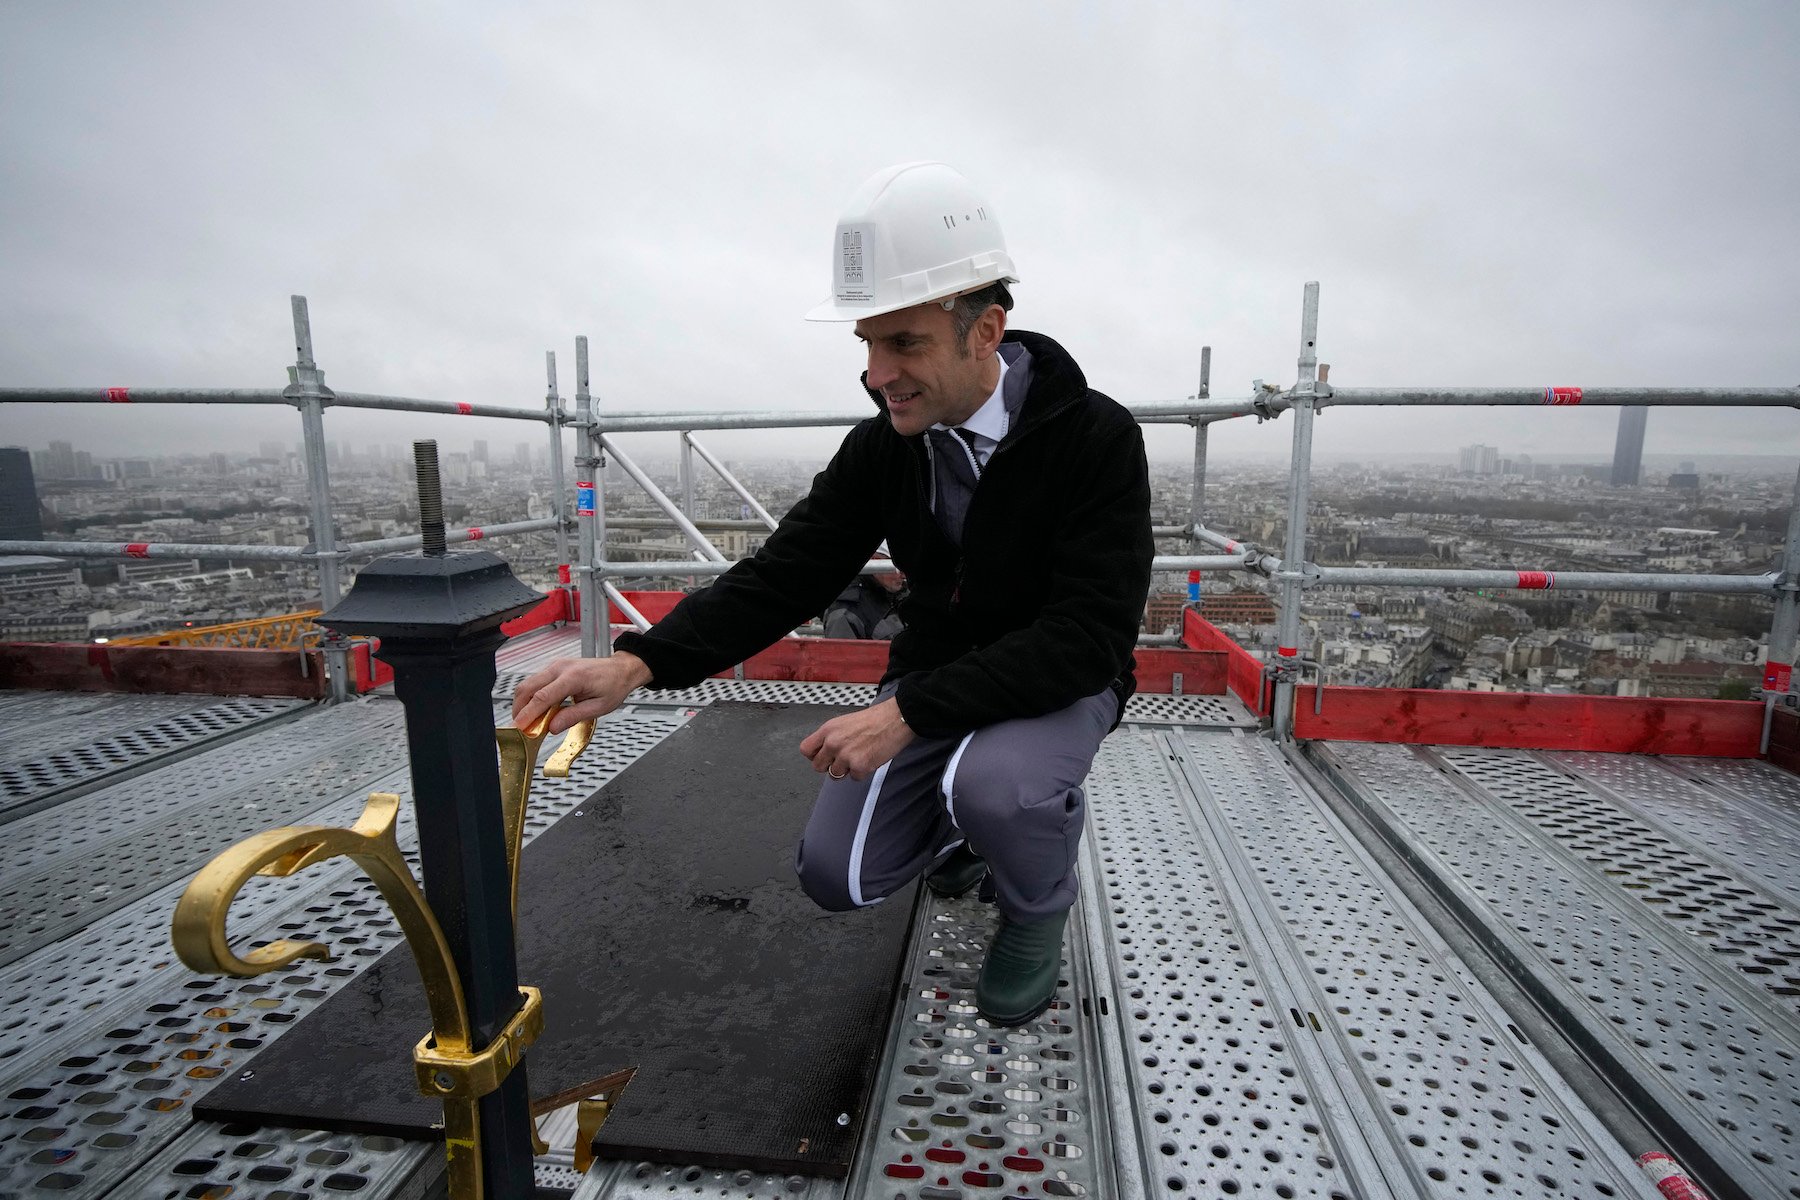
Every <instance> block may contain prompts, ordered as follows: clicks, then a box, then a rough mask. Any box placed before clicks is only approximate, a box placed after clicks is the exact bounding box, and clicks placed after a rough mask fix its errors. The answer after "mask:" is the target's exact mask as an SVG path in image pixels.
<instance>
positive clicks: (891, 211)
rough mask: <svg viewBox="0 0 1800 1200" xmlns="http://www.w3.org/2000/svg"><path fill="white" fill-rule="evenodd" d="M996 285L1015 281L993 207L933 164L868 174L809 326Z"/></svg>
mask: <svg viewBox="0 0 1800 1200" xmlns="http://www.w3.org/2000/svg"><path fill="white" fill-rule="evenodd" d="M997 280H1005V281H1006V282H1007V283H1017V282H1019V281H1018V279H1017V277H1016V276H1014V275H1013V261H1012V256H1011V255H1009V254H1008V253H1007V252H1006V238H1005V236H1004V235H1002V234H1001V232H1000V221H999V219H998V218H997V217H996V216H995V215H994V210H993V209H992V208H991V207H989V206H988V205H987V203H986V202H985V201H983V200H982V198H981V197H980V196H978V195H976V193H975V189H974V188H973V187H971V186H970V185H969V181H968V180H967V179H964V178H963V177H962V175H961V174H959V173H958V172H956V171H955V170H953V169H951V168H950V167H947V166H945V165H944V164H943V163H940V162H916V163H901V164H900V165H899V166H895V167H888V168H887V169H885V170H882V171H877V172H876V173H875V174H874V175H872V176H870V178H869V181H868V182H867V183H865V184H863V185H862V187H860V188H858V189H857V192H856V195H855V196H853V197H852V198H851V200H850V203H849V205H848V206H847V207H846V208H845V209H844V215H843V217H842V219H840V220H839V221H838V226H837V235H836V237H834V238H833V239H832V243H831V285H832V289H831V290H832V296H831V299H829V300H827V301H826V302H825V303H823V304H821V305H819V306H818V307H817V308H814V309H813V310H812V311H810V312H808V313H807V314H806V319H807V320H809V321H860V320H862V319H863V318H864V317H878V316H880V315H881V314H882V313H890V312H897V311H899V310H900V309H902V308H911V307H912V306H913V305H915V304H923V303H925V302H926V301H928V300H942V299H944V298H945V297H947V296H955V295H959V294H961V293H963V292H967V291H972V290H974V289H976V288H979V287H984V286H986V285H987V284H990V283H994V282H995V281H997Z"/></svg>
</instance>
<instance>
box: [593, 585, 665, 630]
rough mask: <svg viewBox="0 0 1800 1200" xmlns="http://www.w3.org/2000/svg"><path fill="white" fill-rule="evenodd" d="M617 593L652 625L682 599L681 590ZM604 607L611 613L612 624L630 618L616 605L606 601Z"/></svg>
mask: <svg viewBox="0 0 1800 1200" xmlns="http://www.w3.org/2000/svg"><path fill="white" fill-rule="evenodd" d="M619 594H620V595H621V596H623V597H625V599H626V601H627V602H628V603H629V604H630V605H631V607H633V608H635V609H637V610H638V612H640V613H642V614H643V616H644V619H645V620H646V621H648V622H650V623H651V624H652V625H654V624H656V623H657V622H658V621H660V620H662V619H663V618H664V617H666V616H668V615H669V613H670V612H672V611H673V610H674V608H675V606H676V605H677V604H680V603H681V601H682V593H681V592H620V593H619ZM606 607H607V610H608V611H609V612H610V613H611V614H612V622H613V624H615V625H625V624H629V623H630V619H629V618H628V617H626V615H625V614H624V613H623V612H621V611H620V610H619V606H618V605H616V604H612V603H608V604H607V606H606Z"/></svg>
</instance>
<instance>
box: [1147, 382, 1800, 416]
mask: <svg viewBox="0 0 1800 1200" xmlns="http://www.w3.org/2000/svg"><path fill="white" fill-rule="evenodd" d="M1292 403H1293V401H1292V398H1291V397H1290V396H1289V395H1288V394H1287V393H1285V392H1269V393H1267V394H1265V395H1263V396H1261V397H1251V398H1245V399H1228V400H1206V401H1196V400H1169V401H1156V402H1151V403H1143V404H1128V405H1126V406H1125V407H1126V408H1128V409H1130V410H1131V415H1132V416H1134V417H1136V418H1137V419H1138V420H1139V421H1140V422H1169V421H1215V420H1224V419H1227V418H1230V417H1246V416H1251V415H1261V416H1273V415H1274V414H1276V413H1278V412H1281V411H1282V410H1283V409H1286V408H1289V407H1291V406H1292ZM1327 405H1335V406H1337V407H1340V408H1341V407H1346V406H1348V407H1356V406H1367V407H1382V406H1398V407H1407V406H1426V405H1447V406H1456V405H1465V406H1466V405H1500V406H1509V405H1516V406H1519V407H1524V408H1567V407H1575V406H1580V407H1585V408H1619V407H1637V406H1643V407H1651V408H1666V407H1689V408H1800V387H1785V388H1615V387H1590V388H1573V387H1569V388H1565V387H1556V388H1551V387H1539V388H1437V387H1402V388H1357V387H1342V388H1341V387H1333V388H1331V389H1329V390H1324V389H1321V391H1320V392H1319V394H1318V395H1317V396H1316V397H1314V400H1313V407H1315V408H1324V407H1326V406H1327Z"/></svg>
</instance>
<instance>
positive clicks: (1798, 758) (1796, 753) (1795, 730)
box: [1768, 708, 1800, 775]
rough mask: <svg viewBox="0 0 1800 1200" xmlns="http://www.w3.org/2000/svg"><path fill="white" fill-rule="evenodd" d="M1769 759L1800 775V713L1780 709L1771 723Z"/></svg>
mask: <svg viewBox="0 0 1800 1200" xmlns="http://www.w3.org/2000/svg"><path fill="white" fill-rule="evenodd" d="M1768 759H1769V761H1770V762H1772V763H1774V764H1775V765H1776V766H1778V767H1782V768H1784V769H1786V770H1789V771H1792V772H1794V773H1795V774H1796V775H1800V713H1797V712H1795V711H1794V710H1793V709H1791V708H1778V709H1776V710H1775V713H1774V719H1773V720H1772V721H1770V722H1769V753H1768Z"/></svg>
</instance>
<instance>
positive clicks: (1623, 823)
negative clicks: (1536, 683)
mask: <svg viewBox="0 0 1800 1200" xmlns="http://www.w3.org/2000/svg"><path fill="white" fill-rule="evenodd" d="M1443 757H1444V759H1445V760H1446V761H1447V762H1449V763H1451V764H1453V765H1454V766H1455V767H1456V768H1457V770H1458V771H1460V772H1462V774H1464V775H1466V776H1467V777H1468V778H1469V779H1471V780H1473V781H1474V782H1476V783H1477V784H1479V785H1480V786H1481V787H1482V788H1484V789H1485V790H1486V791H1487V792H1488V794H1490V795H1492V796H1493V797H1495V798H1496V799H1498V800H1500V801H1502V802H1503V803H1505V804H1506V805H1507V806H1508V807H1510V808H1511V809H1512V810H1513V811H1514V812H1516V813H1518V814H1519V815H1520V816H1522V817H1524V818H1525V819H1526V820H1528V821H1530V822H1531V823H1532V824H1534V825H1535V826H1536V827H1537V828H1538V829H1540V830H1542V831H1543V833H1544V834H1545V835H1547V836H1548V837H1550V838H1552V839H1554V841H1555V842H1556V843H1557V844H1558V845H1560V846H1563V847H1565V848H1567V849H1568V850H1569V851H1571V852H1572V853H1573V855H1574V856H1575V857H1577V858H1578V859H1580V860H1581V861H1584V862H1587V863H1589V864H1592V865H1593V866H1594V867H1595V868H1597V869H1599V870H1601V871H1604V872H1605V873H1606V874H1607V876H1609V877H1610V878H1611V879H1612V880H1614V882H1615V884H1616V886H1617V887H1618V888H1619V889H1620V890H1621V891H1622V892H1623V894H1624V895H1626V896H1628V897H1631V898H1632V899H1634V900H1636V901H1637V902H1638V903H1639V904H1640V905H1641V906H1642V911H1644V912H1646V913H1650V914H1654V916H1655V917H1656V918H1658V919H1659V920H1661V921H1664V922H1667V923H1669V924H1670V925H1672V926H1674V927H1676V928H1678V929H1679V930H1680V936H1684V937H1690V938H1694V939H1697V940H1699V941H1700V942H1701V943H1703V944H1704V945H1706V946H1707V947H1708V948H1709V949H1711V950H1712V951H1713V953H1714V954H1715V955H1717V956H1718V960H1719V961H1720V962H1723V963H1728V964H1730V965H1731V966H1732V967H1733V968H1735V969H1736V970H1737V971H1738V972H1739V973H1741V974H1742V975H1743V976H1744V977H1745V978H1747V979H1749V980H1751V981H1752V982H1753V983H1754V984H1755V985H1756V986H1758V987H1760V988H1762V989H1763V990H1764V991H1765V992H1767V993H1768V995H1769V996H1770V997H1771V998H1772V999H1773V1000H1774V1001H1775V1002H1776V1003H1778V1004H1780V1005H1781V1006H1782V1007H1783V1008H1784V1009H1786V1010H1787V1011H1788V1012H1789V1013H1792V1014H1795V1015H1800V908H1797V907H1796V906H1794V905H1793V904H1791V903H1783V902H1782V899H1781V897H1780V895H1779V894H1770V893H1768V892H1765V891H1763V890H1761V889H1759V888H1756V887H1752V886H1749V885H1747V884H1746V883H1744V881H1743V880H1741V879H1739V878H1737V877H1735V876H1733V875H1732V874H1731V873H1729V872H1727V871H1723V870H1720V869H1719V868H1718V866H1717V865H1716V864H1715V863H1714V862H1713V861H1712V860H1711V859H1710V858H1708V857H1707V856H1706V855H1705V854H1702V853H1701V852H1699V851H1698V850H1695V849H1693V848H1690V847H1689V846H1686V845H1683V844H1682V843H1680V842H1677V841H1675V840H1674V839H1672V838H1671V837H1669V836H1667V835H1666V834H1664V833H1662V832H1661V831H1660V830H1658V829H1656V828H1654V827H1653V826H1651V825H1649V824H1648V823H1646V822H1645V821H1644V820H1642V819H1641V818H1639V817H1638V816H1637V815H1636V814H1634V813H1632V812H1630V811H1628V810H1625V809H1622V808H1620V807H1618V806H1617V805H1614V804H1611V803H1608V802H1607V800H1606V798H1605V797H1603V796H1599V795H1597V794H1596V793H1595V792H1593V791H1592V790H1590V789H1589V788H1586V787H1583V786H1582V785H1581V783H1580V782H1579V781H1578V780H1574V779H1571V778H1570V777H1569V776H1568V775H1566V774H1565V773H1563V772H1562V771H1559V770H1557V769H1555V768H1554V767H1552V766H1550V765H1549V764H1547V763H1545V762H1543V761H1540V760H1538V759H1536V758H1533V757H1531V756H1529V755H1526V754H1523V753H1516V752H1515V753H1510V754H1501V753H1497V752H1495V753H1488V754H1468V753H1462V752H1459V751H1455V750H1446V751H1445V752H1444V755H1443ZM1612 769H1613V770H1614V772H1615V773H1616V772H1617V771H1618V768H1616V767H1615V768H1612ZM1691 824H1693V825H1695V826H1696V827H1699V828H1701V829H1703V830H1706V831H1709V832H1710V833H1711V834H1712V835H1714V836H1717V837H1718V838H1720V839H1721V842H1720V844H1719V845H1715V844H1713V843H1711V842H1708V843H1707V846H1708V851H1707V852H1708V853H1718V852H1719V850H1720V848H1721V846H1723V847H1725V848H1729V847H1730V845H1731V844H1732V841H1733V839H1731V838H1730V837H1728V836H1727V834H1726V831H1725V830H1723V829H1720V828H1718V826H1719V822H1717V821H1708V820H1703V819H1700V818H1696V819H1694V820H1693V821H1692V822H1691ZM1779 835H1780V831H1779V830H1778V829H1777V830H1766V831H1763V832H1762V837H1763V839H1764V840H1765V843H1766V844H1769V845H1780V843H1781V841H1782V839H1781V838H1780V836H1779ZM1735 840H1736V841H1737V842H1739V843H1742V842H1743V841H1744V840H1746V839H1745V836H1739V837H1738V838H1737V839H1735ZM1757 857H1758V861H1759V862H1760V863H1761V865H1763V866H1764V867H1765V868H1769V869H1775V870H1779V869H1780V868H1779V867H1778V866H1776V865H1775V863H1774V861H1773V860H1771V859H1770V858H1769V856H1767V855H1762V854H1759V855H1758V856H1757Z"/></svg>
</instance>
